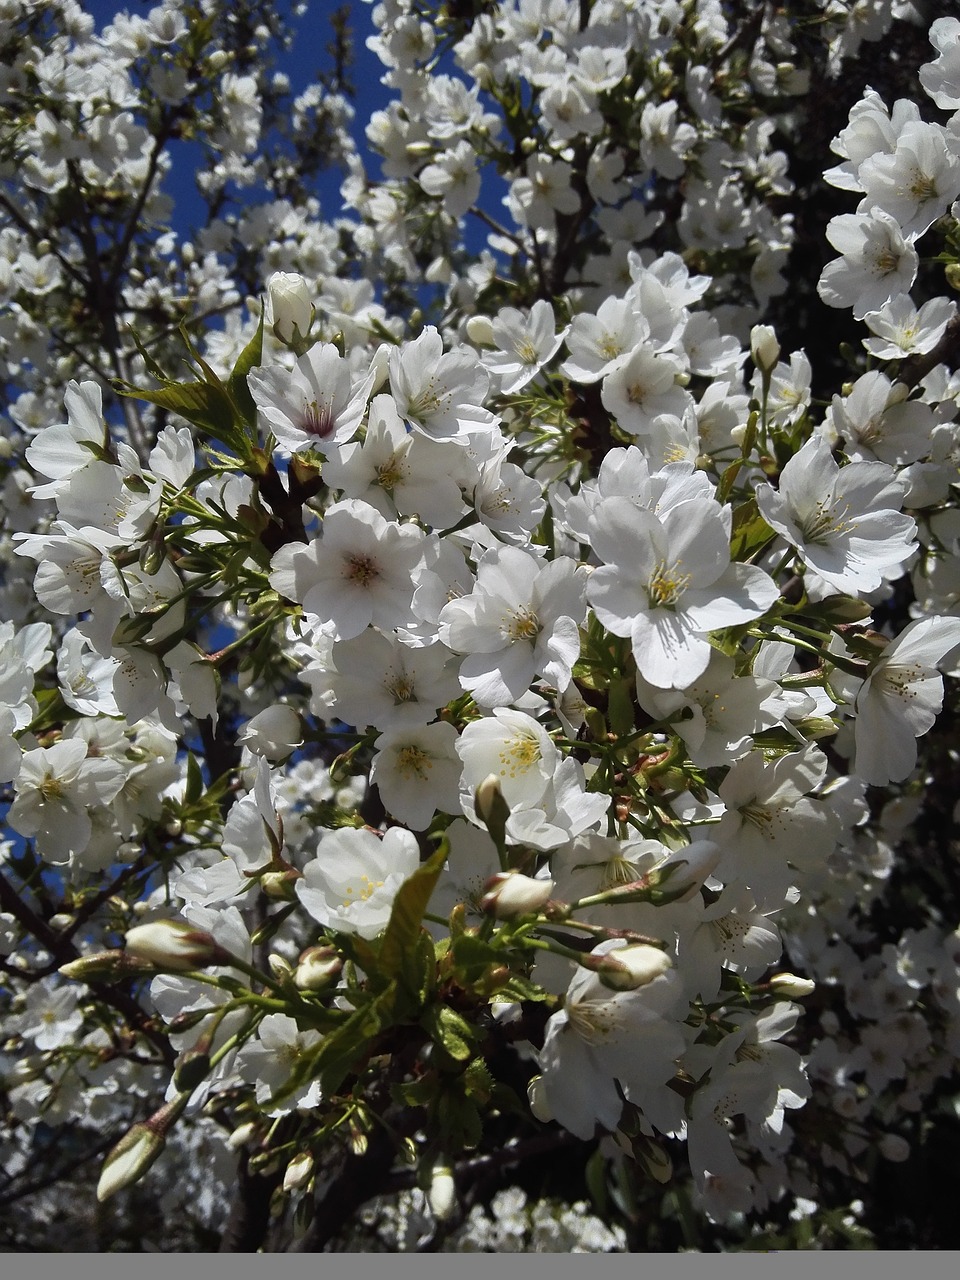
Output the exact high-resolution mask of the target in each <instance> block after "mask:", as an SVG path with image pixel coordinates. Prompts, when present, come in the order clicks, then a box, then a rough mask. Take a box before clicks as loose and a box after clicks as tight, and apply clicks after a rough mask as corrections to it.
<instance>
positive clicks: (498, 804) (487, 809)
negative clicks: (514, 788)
mask: <svg viewBox="0 0 960 1280" xmlns="http://www.w3.org/2000/svg"><path fill="white" fill-rule="evenodd" d="M473 807H474V808H475V809H476V811H477V817H478V818H479V819H480V821H481V822H482V823H483V825H484V826H485V827H486V828H487V830H488V831H489V832H490V839H491V840H492V841H493V843H494V844H495V845H496V846H497V848H498V849H502V848H503V846H504V844H505V842H506V838H507V835H506V833H507V819H508V818H509V817H510V806H509V805H508V804H507V802H506V800H504V798H503V790H502V788H501V786H500V779H499V777H498V776H497V775H496V774H495V773H490V774H487V776H486V777H485V778H484V780H483V781H482V782H481V783H480V785H479V786H478V787H477V789H476V791H475V792H474V793H473Z"/></svg>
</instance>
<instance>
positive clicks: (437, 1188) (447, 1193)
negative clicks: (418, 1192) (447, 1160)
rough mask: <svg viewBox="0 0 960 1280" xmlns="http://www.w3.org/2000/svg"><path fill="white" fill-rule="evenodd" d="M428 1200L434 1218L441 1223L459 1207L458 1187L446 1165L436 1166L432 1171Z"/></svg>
mask: <svg viewBox="0 0 960 1280" xmlns="http://www.w3.org/2000/svg"><path fill="white" fill-rule="evenodd" d="M427 1199H428V1201H429V1202H430V1208H431V1209H432V1211H433V1216H434V1217H435V1218H436V1219H437V1220H438V1221H439V1222H446V1221H447V1219H448V1218H450V1217H451V1216H452V1215H453V1211H454V1209H455V1208H456V1207H457V1187H456V1183H455V1182H454V1180H453V1172H452V1171H451V1169H450V1167H449V1166H448V1165H446V1164H435V1165H434V1166H433V1168H432V1169H431V1170H430V1189H429V1191H428V1192H427Z"/></svg>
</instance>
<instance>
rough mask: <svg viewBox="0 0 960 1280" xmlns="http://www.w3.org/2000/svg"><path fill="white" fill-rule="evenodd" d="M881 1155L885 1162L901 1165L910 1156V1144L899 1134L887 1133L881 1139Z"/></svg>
mask: <svg viewBox="0 0 960 1280" xmlns="http://www.w3.org/2000/svg"><path fill="white" fill-rule="evenodd" d="M880 1154H881V1155H882V1156H883V1158H884V1160H891V1161H892V1162H893V1163H894V1164H900V1162H901V1161H903V1160H906V1159H907V1157H908V1156H909V1155H910V1143H909V1142H907V1140H906V1138H901V1137H900V1135H899V1133H885V1134H884V1135H883V1137H882V1138H881V1139H880Z"/></svg>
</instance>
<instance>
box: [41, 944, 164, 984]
mask: <svg viewBox="0 0 960 1280" xmlns="http://www.w3.org/2000/svg"><path fill="white" fill-rule="evenodd" d="M155 970H156V966H155V965H152V964H150V963H149V962H148V961H146V960H140V959H138V958H137V957H136V956H132V955H128V954H127V953H126V952H125V951H97V952H95V953H93V954H92V955H88V956H81V957H80V959H79V960H71V961H70V962H69V964H62V965H61V966H60V969H59V972H60V973H61V974H62V975H63V976H64V977H65V978H73V979H74V980H75V981H77V982H116V981H119V979H121V978H132V977H136V976H138V975H140V974H144V973H154V972H155Z"/></svg>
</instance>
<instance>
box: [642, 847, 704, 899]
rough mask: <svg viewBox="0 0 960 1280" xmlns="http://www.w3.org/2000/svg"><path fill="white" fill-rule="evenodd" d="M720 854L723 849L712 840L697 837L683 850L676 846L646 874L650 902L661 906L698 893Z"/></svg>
mask: <svg viewBox="0 0 960 1280" xmlns="http://www.w3.org/2000/svg"><path fill="white" fill-rule="evenodd" d="M721 855H722V850H721V849H720V847H719V845H716V844H714V842H713V841H712V840H694V841H693V842H692V844H688V845H684V846H683V848H682V849H675V850H674V851H673V852H672V853H671V854H670V855H669V856H668V857H666V858H664V860H663V862H661V863H659V864H658V865H657V866H656V867H654V868H653V869H652V870H651V871H649V872H648V873H647V878H648V881H649V883H650V887H651V894H650V901H651V902H653V903H654V904H655V905H656V906H661V905H662V904H663V903H665V902H677V901H679V900H680V899H682V898H685V897H688V896H690V895H692V894H694V893H696V892H697V890H698V889H699V888H700V886H701V885H702V884H703V882H704V880H706V878H707V876H708V875H710V873H711V872H712V871H713V869H714V868H715V867H716V865H717V863H718V862H719V861H720V858H721Z"/></svg>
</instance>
